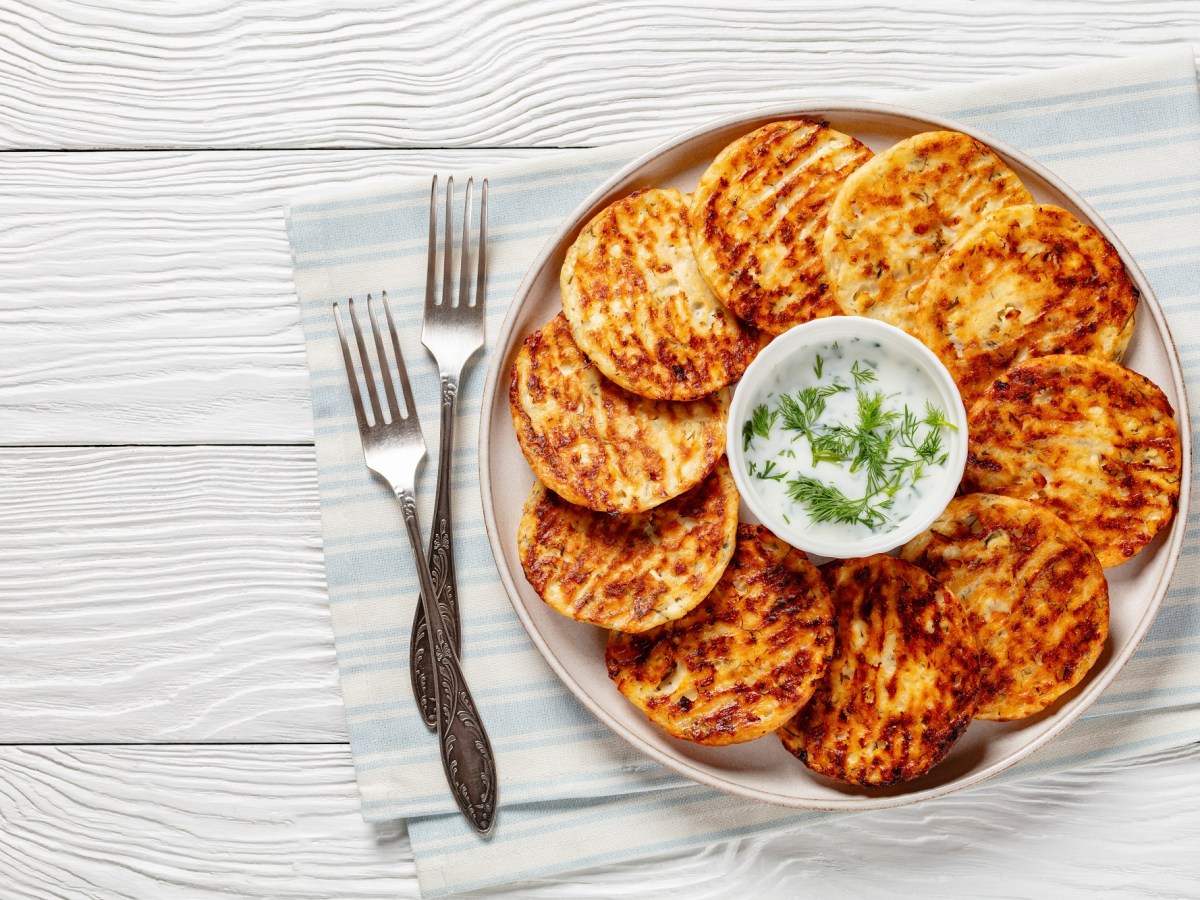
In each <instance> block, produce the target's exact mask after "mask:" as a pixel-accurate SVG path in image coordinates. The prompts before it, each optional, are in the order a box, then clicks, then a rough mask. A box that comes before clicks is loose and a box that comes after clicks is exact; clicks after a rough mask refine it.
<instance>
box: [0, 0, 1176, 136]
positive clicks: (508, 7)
mask: <svg viewBox="0 0 1200 900" xmlns="http://www.w3.org/2000/svg"><path fill="white" fill-rule="evenodd" d="M1198 39H1200V7H1198V5H1197V4H1196V3H1195V2H1194V0H1132V2H1129V0H1118V2H1113V0H1102V2H1096V0H1056V2H1054V3H1037V4H1033V3H1030V2H1019V0H1004V2H990V3H983V4H979V3H975V4H970V5H969V6H964V5H963V4H960V3H958V2H957V0H936V2H926V3H911V2H906V0H885V2H881V3H875V4H872V5H871V6H869V7H865V8H863V7H856V8H855V9H854V11H853V12H852V13H849V14H848V13H847V8H846V5H845V4H844V3H842V2H840V0H809V2H806V3H804V4H801V5H797V4H778V3H771V2H769V0H746V2H740V3H736V4H722V3H711V2H710V3H700V4H697V3H695V2H692V0H658V2H654V3H635V4H629V3H616V4H611V3H610V4H595V3H584V2H580V0H574V2H563V0H453V2H449V3H443V2H434V0H419V2H408V3H403V4H397V3H394V2H392V0H359V2H356V3H355V4H353V5H346V4H337V5H334V6H330V5H329V4H328V3H324V2H321V0H296V2H289V3H281V2H279V0H210V2H206V3H203V4H185V5H176V6H175V7H174V8H172V9H171V10H170V11H164V10H162V9H159V8H157V7H148V6H146V5H145V4H144V3H139V2H138V0H113V2H107V3H103V4H98V3H89V2H82V0H41V2H39V3H36V4H8V8H7V9H6V10H4V11H3V13H2V14H0V85H2V86H3V92H2V93H3V100H2V101H0V147H9V148H51V149H54V148H89V147H268V146H269V147H314V146H340V147H366V146H372V147H413V146H422V147H429V146H459V147H463V146H533V145H537V146H556V145H562V146H566V145H571V146H578V145H581V144H583V145H588V144H595V143H600V142H609V141H614V140H620V139H623V138H629V137H640V136H649V135H653V134H662V133H664V132H672V131H678V130H681V129H683V128H686V127H688V126H690V125H693V124H695V123H698V122H701V121H704V120H707V119H711V118H713V117H716V116H720V115H724V114H728V113H730V112H733V111H737V110H742V109H744V108H746V107H747V106H761V105H766V104H771V103H780V102H785V101H789V100H794V99H796V98H797V97H800V96H809V97H847V96H854V97H870V96H872V95H875V94H878V93H880V92H884V91H892V90H895V89H909V88H921V87H926V86H928V85H929V84H931V83H936V84H952V83H967V82H972V81H981V80H984V79H987V78H991V77H994V76H997V75H1007V74H1013V73H1017V72H1023V71H1032V70H1036V69H1045V68H1050V67H1055V66H1062V65H1067V64H1070V63H1072V62H1077V61H1083V60H1093V59H1099V58H1105V57H1111V56H1122V55H1129V54H1130V53H1132V52H1137V51H1138V50H1139V49H1142V48H1145V47H1147V46H1153V45H1156V44H1162V43H1166V42H1179V41H1189V40H1190V41H1192V42H1193V43H1200V40H1198Z"/></svg>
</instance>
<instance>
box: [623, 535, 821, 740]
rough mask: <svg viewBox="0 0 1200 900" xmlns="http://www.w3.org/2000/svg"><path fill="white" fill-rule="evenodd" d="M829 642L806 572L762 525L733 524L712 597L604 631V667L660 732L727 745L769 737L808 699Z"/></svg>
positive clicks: (813, 578) (803, 562) (811, 574)
mask: <svg viewBox="0 0 1200 900" xmlns="http://www.w3.org/2000/svg"><path fill="white" fill-rule="evenodd" d="M832 639H833V616H832V608H831V605H830V600H829V592H828V590H827V589H826V587H825V585H824V583H823V582H822V580H821V577H820V574H819V573H818V572H817V570H816V568H815V567H814V566H813V565H812V564H811V563H810V562H809V561H808V559H807V557H805V555H804V554H803V553H801V552H800V551H799V550H793V549H792V548H791V547H789V546H788V545H787V544H785V543H784V542H783V541H781V540H779V539H778V538H776V537H775V536H774V535H773V534H771V533H770V532H769V531H767V530H766V529H765V528H763V527H761V526H759V525H741V526H739V528H738V540H737V548H736V550H735V551H734V555H733V560H732V561H731V562H730V564H729V567H728V568H727V569H726V570H725V574H724V575H723V576H722V577H721V580H720V582H719V583H718V584H717V587H716V588H715V589H714V590H713V592H712V593H711V594H709V595H708V597H706V598H705V599H704V601H703V602H701V604H700V605H699V606H697V607H696V608H695V609H693V610H692V611H691V612H690V613H688V614H687V615H686V616H684V617H683V618H682V619H679V620H678V621H676V622H671V623H669V624H667V625H663V626H661V627H659V628H655V629H653V630H651V631H647V632H645V633H643V634H636V635H634V634H622V633H620V632H615V631H614V632H612V633H611V634H610V635H609V641H608V650H607V652H606V654H605V661H606V663H607V665H608V674H609V676H610V677H611V678H612V679H613V680H614V681H615V682H616V683H617V687H618V688H619V689H620V691H621V693H622V694H624V695H625V696H626V697H628V698H629V699H630V700H631V701H632V702H633V703H634V704H636V705H637V706H638V707H640V708H641V709H643V710H644V711H645V712H646V714H647V715H648V716H649V717H650V719H651V721H653V722H654V723H656V724H657V725H659V726H660V727H662V728H663V729H664V730H666V731H667V732H668V733H669V734H671V735H673V736H675V737H677V738H682V739H684V740H688V741H695V742H697V743H700V744H710V745H723V744H734V743H741V742H744V741H750V740H754V739H755V738H758V737H761V736H762V735H764V734H767V733H768V732H771V731H774V730H775V729H777V728H778V727H779V726H781V725H782V724H783V723H784V722H786V721H787V720H788V719H789V718H790V717H791V716H792V715H793V714H794V713H795V712H796V710H797V709H799V708H800V707H801V706H802V705H803V704H804V703H805V702H806V701H807V700H808V698H809V696H810V695H811V693H812V690H813V687H814V685H815V684H816V683H817V681H818V679H819V678H820V677H821V675H822V673H823V672H824V671H825V666H826V665H827V663H828V660H829V653H830V649H831V647H832Z"/></svg>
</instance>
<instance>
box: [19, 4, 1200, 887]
mask: <svg viewBox="0 0 1200 900" xmlns="http://www.w3.org/2000/svg"><path fill="white" fill-rule="evenodd" d="M1179 41H1191V42H1194V43H1196V44H1198V45H1200V2H1197V0H1050V2H1034V0H1029V2H1016V0H990V2H976V3H962V2H958V0H931V2H922V3H917V2H915V0H914V2H911V3H907V2H904V0H878V2H874V3H870V4H868V3H865V2H863V0H857V2H855V0H851V2H840V0H812V2H807V3H790V4H780V3H770V2H766V0H755V2H751V0H739V2H736V3H722V4H717V3H708V2H696V0H688V2H657V3H636V2H625V0H622V2H611V3H601V4H592V3H585V2H578V0H532V2H529V0H482V2H472V0H456V2H452V3H448V4H446V3H439V2H434V0H418V2H404V0H400V2H397V0H356V2H354V3H350V4H334V3H322V2H320V0H290V2H289V0H202V2H195V3H182V4H163V5H159V4H147V3H143V2H139V0H112V2H99V0H96V2H72V0H0V149H3V150H4V151H11V152H2V153H0V444H2V445H3V446H2V447H0V460H2V463H0V497H2V498H3V500H2V501H0V502H2V504H3V507H2V509H3V515H2V516H0V548H2V549H0V740H2V741H3V742H4V743H3V746H0V897H3V898H8V897H22V898H24V897H37V898H51V897H53V898H59V897H88V898H113V897H136V898H185V897H186V898H191V897H263V898H265V897H278V898H326V897H378V898H384V897H387V898H395V897H415V896H417V887H416V879H415V874H414V868H413V864H412V857H411V852H410V849H409V845H408V839H407V836H406V833H405V829H404V827H403V825H402V824H399V823H397V824H394V825H389V826H383V827H375V826H368V825H365V824H364V823H363V822H362V820H361V819H360V817H359V814H358V807H357V796H356V793H355V787H354V778H353V772H352V769H351V765H350V757H349V752H348V748H347V745H346V743H345V730H344V724H343V718H342V709H341V702H340V698H339V695H338V687H337V673H336V667H335V664H334V654H333V647H332V638H331V632H330V626H329V620H328V607H327V603H326V599H325V592H324V582H323V569H322V556H321V544H320V530H319V520H318V509H317V494H316V483H315V477H314V464H313V452H312V447H311V418H310V410H309V400H308V384H307V371H306V368H305V359H304V348H303V343H302V339H301V334H300V327H299V320H298V310H297V307H296V302H295V298H294V295H293V291H292V283H291V271H290V264H289V255H288V247H287V241H286V238H285V236H284V231H283V215H282V205H283V203H284V202H285V201H286V199H287V198H288V197H290V196H291V195H293V194H294V193H296V192H297V191H298V190H300V189H303V188H307V187H310V186H314V185H322V184H330V183H333V182H339V181H350V180H353V179H357V178H360V177H363V176H369V175H375V174H383V173H390V174H396V173H405V172H411V173H417V172H424V171H427V170H428V169H429V168H430V167H432V166H434V165H440V164H452V165H454V166H456V167H457V168H469V167H470V165H481V164H483V163H485V162H492V161H497V160H503V159H512V158H517V157H521V156H525V155H529V154H532V153H553V152H555V150H554V148H563V147H576V146H591V145H597V144H602V143H605V142H611V141H615V140H620V139H626V138H636V137H650V136H654V135H664V134H666V133H669V132H673V131H678V130H680V129H682V128H684V127H687V126H690V125H693V124H697V123H700V122H702V121H704V120H707V119H711V118H713V117H717V116H720V115H725V114H728V113H732V112H734V111H739V110H743V109H746V108H749V107H752V106H759V105H764V104H769V103H778V102H783V101H787V100H793V99H796V98H801V97H867V98H869V97H871V96H872V94H873V93H875V92H880V91H884V90H893V89H897V88H901V89H919V88H922V87H929V86H936V85H944V84H948V83H968V82H972V81H979V80H984V79H987V78H991V77H995V76H1002V75H1006V74H1014V73H1020V72H1028V71H1034V70H1039V69H1048V68H1053V67H1058V66H1062V65H1067V64H1070V63H1072V62H1077V61H1084V60H1093V59H1101V58H1105V57H1113V56H1124V55H1131V54H1134V53H1138V52H1141V51H1145V50H1147V49H1149V48H1153V47H1155V46H1159V45H1162V44H1166V43H1174V42H1179ZM1197 239H1198V240H1200V237H1198V238H1197ZM809 892H812V893H814V894H821V895H823V896H851V895H866V896H879V895H886V894H913V895H920V896H924V897H929V896H956V897H962V896H972V895H976V896H1005V897H1014V896H1064V895H1071V894H1076V895H1080V896H1083V895H1088V896H1091V895H1093V894H1095V893H1107V894H1111V895H1118V896H1130V895H1138V896H1193V897H1195V896H1200V750H1198V749H1197V748H1196V747H1194V746H1193V747H1190V748H1186V747H1185V748H1181V749H1180V750H1178V751H1176V752H1172V753H1169V754H1165V755H1163V756H1160V757H1158V758H1154V759H1143V760H1136V761H1131V762H1128V763H1124V764H1112V765H1107V766H1104V767H1103V768H1093V769H1090V770H1084V771H1078V772H1074V773H1070V774H1065V775H1061V776H1057V777H1052V778H1046V779H1042V780H1038V781H1031V782H1028V783H1023V784H1018V785H1012V786H1007V787H994V788H985V789H983V790H980V791H977V792H972V793H969V794H965V795H961V796H957V797H951V798H948V799H946V800H943V801H938V802H935V803H930V804H925V805H922V806H918V807H914V808H907V809H901V810H896V811H891V812H887V813H880V814H872V815H864V816H860V817H857V818H852V819H847V820H844V821H842V822H840V823H839V824H837V825H833V826H829V827H825V828H822V829H821V830H819V831H803V832H799V833H797V834H794V835H789V836H783V837H772V838H758V839H753V840H746V841H742V842H732V843H726V844H722V845H717V846H714V847H711V848H709V849H708V850H706V851H705V852H703V853H699V854H696V853H688V854H680V855H678V856H677V857H674V858H667V859H659V860H656V861H653V862H649V863H647V862H641V863H636V864H630V865H627V866H621V867H614V868H610V869H607V870H602V871H601V870H597V871H592V872H586V873H581V874H574V875H571V876H569V877H566V878H562V879H558V880H556V881H550V882H545V883H538V884H527V885H520V886H514V887H511V888H508V889H505V890H498V891H493V892H491V893H492V894H494V895H497V896H513V897H516V896H522V897H560V896H567V897H610V896H614V895H617V894H621V895H626V894H631V895H643V894H650V893H654V894H655V895H656V896H665V897H674V896H678V897H683V896H687V897H691V898H695V897H721V896H749V895H752V894H753V895H757V896H796V895H800V894H806V893H809Z"/></svg>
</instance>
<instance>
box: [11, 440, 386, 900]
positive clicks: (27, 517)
mask: <svg viewBox="0 0 1200 900" xmlns="http://www.w3.org/2000/svg"><path fill="white" fill-rule="evenodd" d="M0 496H3V497H4V498H5V504H4V511H5V514H4V517H3V518H2V519H0V543H2V544H3V546H4V548H5V552H4V553H3V554H2V555H0V734H3V735H4V740H5V741H9V742H34V743H42V742H47V743H50V742H79V741H84V742H100V743H106V742H124V741H181V742H182V741H192V742H195V741H238V742H248V741H309V742H317V741H343V740H345V723H344V716H343V712H342V703H341V697H340V694H339V692H338V687H337V674H336V665H335V662H334V653H333V632H332V629H331V627H330V624H329V604H328V600H327V598H326V594H325V576H324V561H323V558H322V553H321V533H320V522H319V512H318V507H317V491H316V473H315V463H314V460H313V452H312V448H310V447H269V448H250V447H246V448H219V447H218V448H214V447H207V448H206V447H198V448H192V447H177V448H176V447H168V448H162V447H159V448H154V447H142V448H137V447H134V448H109V449H89V448H76V449H53V448H31V449H27V450H16V449H9V450H3V451H0ZM397 539H398V540H399V537H398V538H397ZM0 883H2V882H0ZM0 893H2V892H0Z"/></svg>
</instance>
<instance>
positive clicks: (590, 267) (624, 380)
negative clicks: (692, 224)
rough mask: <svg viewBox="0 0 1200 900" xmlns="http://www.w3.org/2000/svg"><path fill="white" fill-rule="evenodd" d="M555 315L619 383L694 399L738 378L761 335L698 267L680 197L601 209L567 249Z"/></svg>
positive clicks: (650, 194) (643, 198)
mask: <svg viewBox="0 0 1200 900" xmlns="http://www.w3.org/2000/svg"><path fill="white" fill-rule="evenodd" d="M560 287H561V291H562V304H563V312H564V313H566V316H567V321H568V322H570V323H571V334H572V336H573V337H574V338H575V343H577V344H578V345H579V349H580V350H582V351H583V352H584V353H585V354H586V355H587V356H588V358H590V359H591V360H592V362H593V363H595V364H596V366H597V367H598V368H599V369H600V371H601V372H603V373H604V374H605V375H606V376H608V377H609V378H611V379H612V380H613V381H615V382H616V383H617V384H619V385H621V386H622V387H624V388H626V389H628V390H630V391H633V392H634V393H635V394H641V395H642V396H643V397H651V398H654V399H658V400H695V399H697V398H699V397H703V396H705V395H707V394H711V393H713V391H718V390H720V389H721V388H723V387H726V386H727V385H729V384H731V383H733V382H735V381H737V380H738V379H739V378H741V376H742V372H744V371H745V370H746V366H748V365H750V361H751V360H752V359H754V355H755V354H756V353H757V352H758V348H759V342H760V338H759V335H758V334H757V333H755V332H754V331H753V329H748V328H747V327H746V326H744V325H742V324H741V323H740V322H738V320H737V317H736V316H734V315H733V314H732V313H731V312H730V311H729V310H728V309H727V308H726V306H725V305H724V304H723V303H722V302H721V301H720V300H718V299H717V297H716V295H715V294H714V293H713V292H712V290H711V289H710V288H709V286H708V284H707V282H705V280H704V277H703V276H702V275H701V274H700V270H699V268H697V266H696V259H695V257H694V256H693V255H692V248H691V244H690V243H689V242H688V234H687V198H685V197H684V196H683V195H682V194H681V193H679V191H676V190H672V189H665V190H658V189H655V190H643V191H636V192H635V193H633V194H631V195H630V196H628V197H626V198H624V199H622V200H618V201H617V202H615V203H613V204H611V205H610V206H608V207H606V208H605V209H603V210H601V211H600V212H599V213H598V214H597V215H596V216H595V217H594V218H593V219H592V220H591V221H590V222H588V224H587V225H586V226H585V227H584V229H583V231H582V232H580V234H579V237H577V238H576V239H575V243H574V244H572V245H571V248H570V249H569V250H568V251H567V256H566V260H565V261H564V262H563V267H562V274H561V277H560Z"/></svg>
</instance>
